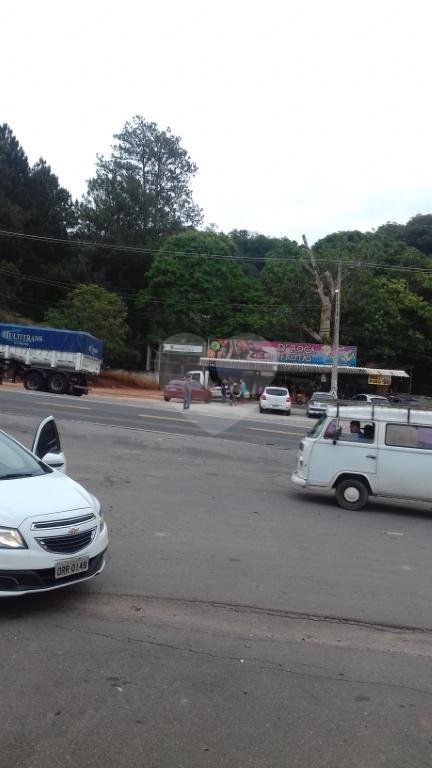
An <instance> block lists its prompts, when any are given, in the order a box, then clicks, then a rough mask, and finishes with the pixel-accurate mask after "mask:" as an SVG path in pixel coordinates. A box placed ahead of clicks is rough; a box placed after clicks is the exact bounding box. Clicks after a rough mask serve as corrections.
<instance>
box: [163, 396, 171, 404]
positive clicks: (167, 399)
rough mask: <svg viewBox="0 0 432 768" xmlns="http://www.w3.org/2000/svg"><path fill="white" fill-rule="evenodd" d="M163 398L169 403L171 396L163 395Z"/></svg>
mask: <svg viewBox="0 0 432 768" xmlns="http://www.w3.org/2000/svg"><path fill="white" fill-rule="evenodd" d="M164 400H165V402H166V403H169V401H170V400H171V398H170V397H165V395H164Z"/></svg>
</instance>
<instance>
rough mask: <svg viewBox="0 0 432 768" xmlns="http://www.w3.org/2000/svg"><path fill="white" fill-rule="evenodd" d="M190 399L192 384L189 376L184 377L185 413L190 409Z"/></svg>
mask: <svg viewBox="0 0 432 768" xmlns="http://www.w3.org/2000/svg"><path fill="white" fill-rule="evenodd" d="M191 399H192V384H191V377H190V374H189V375H188V376H186V379H185V383H184V389H183V410H184V411H187V410H188V409H189V408H190V404H191Z"/></svg>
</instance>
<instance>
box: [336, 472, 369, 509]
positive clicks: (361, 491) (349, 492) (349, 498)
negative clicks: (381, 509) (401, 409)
mask: <svg viewBox="0 0 432 768" xmlns="http://www.w3.org/2000/svg"><path fill="white" fill-rule="evenodd" d="M368 499H369V492H368V489H367V488H366V486H365V484H364V483H363V482H362V481H361V480H354V479H350V478H349V479H347V480H341V482H340V483H339V485H338V486H337V488H336V501H337V503H338V504H339V506H340V507H342V508H343V509H363V507H364V506H365V505H366V504H367V501H368Z"/></svg>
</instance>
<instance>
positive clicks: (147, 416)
mask: <svg viewBox="0 0 432 768" xmlns="http://www.w3.org/2000/svg"><path fill="white" fill-rule="evenodd" d="M139 415H140V416H141V418H142V419H152V420H156V419H157V420H159V419H162V420H163V421H181V423H182V424H188V423H189V424H196V423H197V422H196V421H194V420H193V419H187V418H185V417H184V416H183V417H182V418H180V416H153V414H151V413H140V414H139Z"/></svg>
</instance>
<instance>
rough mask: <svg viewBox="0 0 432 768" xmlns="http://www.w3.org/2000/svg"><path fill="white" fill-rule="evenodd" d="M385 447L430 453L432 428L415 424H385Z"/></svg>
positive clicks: (431, 449)
mask: <svg viewBox="0 0 432 768" xmlns="http://www.w3.org/2000/svg"><path fill="white" fill-rule="evenodd" d="M385 442H386V445H394V446H397V447H399V448H420V449H423V450H429V451H432V427H420V426H415V424H387V427H386V436H385Z"/></svg>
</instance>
